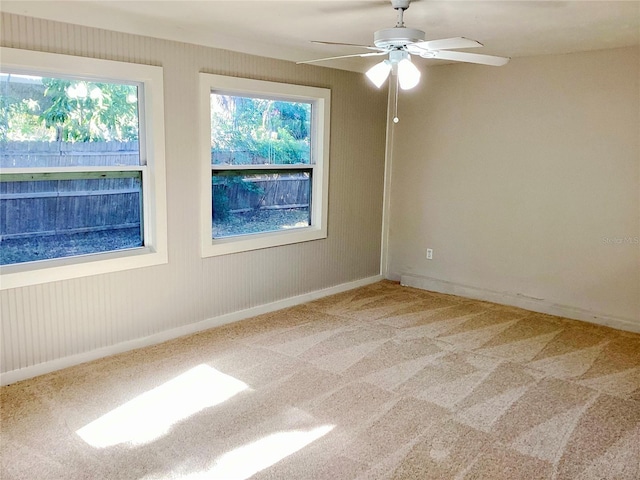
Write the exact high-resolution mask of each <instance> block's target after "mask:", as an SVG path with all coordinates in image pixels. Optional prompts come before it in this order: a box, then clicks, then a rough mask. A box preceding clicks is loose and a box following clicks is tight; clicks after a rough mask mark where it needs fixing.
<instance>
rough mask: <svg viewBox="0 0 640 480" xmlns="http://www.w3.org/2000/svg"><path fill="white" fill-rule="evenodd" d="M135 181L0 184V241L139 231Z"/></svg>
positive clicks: (138, 186) (138, 197) (139, 199)
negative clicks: (111, 231) (129, 230)
mask: <svg viewBox="0 0 640 480" xmlns="http://www.w3.org/2000/svg"><path fill="white" fill-rule="evenodd" d="M141 202H142V189H141V183H140V180H139V179H138V178H106V179H92V180H51V181H49V180H46V181H28V182H2V183H0V238H2V239H9V238H21V237H32V236H43V235H56V234H63V233H64V234H68V233H85V232H92V231H101V230H115V229H122V228H140V210H141Z"/></svg>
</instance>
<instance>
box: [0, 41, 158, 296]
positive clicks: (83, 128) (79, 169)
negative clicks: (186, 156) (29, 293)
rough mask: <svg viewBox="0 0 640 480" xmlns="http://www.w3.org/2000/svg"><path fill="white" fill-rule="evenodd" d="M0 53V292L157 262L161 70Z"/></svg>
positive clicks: (10, 51)
mask: <svg viewBox="0 0 640 480" xmlns="http://www.w3.org/2000/svg"><path fill="white" fill-rule="evenodd" d="M0 53H1V55H2V65H1V66H0V106H1V109H0V110H1V113H0V273H1V275H2V278H1V284H2V288H14V287H18V286H24V285H30V284H36V283H43V282H47V281H54V280H61V279H66V278H74V277H81V276H86V275H92V274H96V273H105V272H110V271H117V270H124V269H129V268H136V267H143V266H150V265H157V264H161V263H166V262H167V249H166V205H165V185H164V184H165V177H164V131H163V128H164V121H163V116H164V114H163V97H162V69H161V68H159V67H151V66H146V65H136V64H129V63H122V62H112V61H106V60H98V59H90V58H81V57H72V56H67V55H55V54H48V53H42V52H33V51H25V50H16V49H6V48H3V49H2V50H1V52H0Z"/></svg>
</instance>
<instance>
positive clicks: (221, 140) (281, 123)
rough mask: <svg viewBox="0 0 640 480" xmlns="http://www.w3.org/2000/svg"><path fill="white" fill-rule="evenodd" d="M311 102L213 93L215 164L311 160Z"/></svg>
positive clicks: (282, 162)
mask: <svg viewBox="0 0 640 480" xmlns="http://www.w3.org/2000/svg"><path fill="white" fill-rule="evenodd" d="M310 130H311V104H310V103H301V102H289V101H283V100H273V99H268V98H254V97H246V96H233V95H222V94H217V93H211V163H212V165H248V164H249V165H251V164H253V165H256V164H263V165H264V164H269V165H286V164H289V165H290V164H309V163H310V162H311V131H310Z"/></svg>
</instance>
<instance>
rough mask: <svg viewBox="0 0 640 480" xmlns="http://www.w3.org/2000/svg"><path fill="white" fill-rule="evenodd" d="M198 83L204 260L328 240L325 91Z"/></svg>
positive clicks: (204, 78) (231, 81) (208, 78)
mask: <svg viewBox="0 0 640 480" xmlns="http://www.w3.org/2000/svg"><path fill="white" fill-rule="evenodd" d="M200 81H201V102H202V103H201V104H202V114H201V121H202V138H203V140H202V157H203V176H202V177H203V183H202V220H201V222H202V254H203V256H213V255H223V254H228V253H234V252H242V251H247V250H255V249H259V248H267V247H272V246H277V245H286V244H291V243H297V242H304V241H310V240H317V239H321V238H326V236H327V197H328V191H327V189H328V168H329V107H330V106H329V103H330V92H329V90H327V89H323V88H314V87H305V86H299V85H289V84H283V83H274V82H265V81H258V80H250V79H243V78H233V77H225V76H220V75H211V74H206V73H201V74H200Z"/></svg>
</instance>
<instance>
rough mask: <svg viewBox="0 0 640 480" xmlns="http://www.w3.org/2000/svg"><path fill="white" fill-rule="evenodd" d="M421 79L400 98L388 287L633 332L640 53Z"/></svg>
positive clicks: (639, 214)
mask: <svg viewBox="0 0 640 480" xmlns="http://www.w3.org/2000/svg"><path fill="white" fill-rule="evenodd" d="M427 70H428V71H427V72H426V74H425V75H423V79H424V80H425V81H423V82H422V83H421V85H420V87H419V88H418V89H417V90H416V91H411V92H402V93H401V94H400V96H401V104H400V117H401V121H400V123H399V124H398V125H397V126H396V127H395V131H394V142H393V147H394V155H393V170H392V180H391V183H392V188H391V197H390V202H391V214H390V248H389V276H390V277H391V278H395V279H399V278H401V277H402V276H403V275H404V277H402V278H403V282H405V283H408V284H413V285H415V286H422V287H425V288H433V289H440V290H443V291H451V292H453V291H455V292H457V293H463V294H468V295H470V296H477V297H479V298H486V299H489V300H496V301H499V302H504V303H511V304H520V305H524V306H526V307H527V308H531V309H534V310H540V311H547V312H552V313H560V314H565V315H568V316H573V317H574V318H582V319H587V320H592V321H596V322H601V323H609V324H611V325H615V326H618V327H621V328H628V329H631V330H639V331H640V244H639V237H640V146H639V144H640V50H639V49H638V48H624V49H615V50H603V51H595V52H588V53H576V54H570V55H556V56H543V57H531V58H522V59H519V58H518V59H513V60H512V61H511V63H509V64H508V65H506V66H504V67H501V68H495V67H484V66H475V65H461V64H459V65H446V66H437V67H431V68H428V69H427ZM607 238H608V239H611V241H610V242H607V241H606V240H605V239H607ZM427 247H430V248H433V249H434V259H433V260H431V261H429V260H426V259H425V251H426V248H427ZM529 297H532V298H529Z"/></svg>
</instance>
